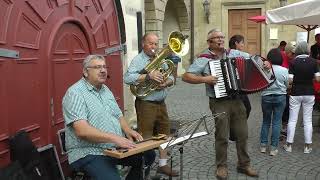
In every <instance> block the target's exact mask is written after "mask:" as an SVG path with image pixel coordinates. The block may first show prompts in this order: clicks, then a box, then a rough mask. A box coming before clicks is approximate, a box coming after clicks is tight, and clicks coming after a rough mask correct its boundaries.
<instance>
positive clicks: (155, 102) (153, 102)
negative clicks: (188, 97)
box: [136, 98, 164, 104]
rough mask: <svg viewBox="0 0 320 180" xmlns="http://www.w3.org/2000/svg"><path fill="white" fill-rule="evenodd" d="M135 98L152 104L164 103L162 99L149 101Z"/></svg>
mask: <svg viewBox="0 0 320 180" xmlns="http://www.w3.org/2000/svg"><path fill="white" fill-rule="evenodd" d="M136 100H137V101H144V102H149V103H152V104H163V103H164V100H162V101H150V100H142V99H139V98H137V99H136Z"/></svg>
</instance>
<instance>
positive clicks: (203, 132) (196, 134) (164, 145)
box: [160, 131, 208, 149]
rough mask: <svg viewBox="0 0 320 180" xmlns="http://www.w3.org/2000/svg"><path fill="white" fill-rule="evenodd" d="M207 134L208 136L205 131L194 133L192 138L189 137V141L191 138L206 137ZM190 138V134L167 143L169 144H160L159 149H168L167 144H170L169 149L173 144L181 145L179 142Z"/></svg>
mask: <svg viewBox="0 0 320 180" xmlns="http://www.w3.org/2000/svg"><path fill="white" fill-rule="evenodd" d="M207 134H208V133H207V132H205V131H202V132H198V133H194V134H193V136H192V137H191V139H192V138H196V137H200V136H204V135H207ZM190 136H191V134H189V135H186V136H182V137H179V138H177V139H175V140H173V141H169V142H166V143H163V144H161V145H160V147H161V148H162V149H165V148H167V147H168V143H170V144H169V147H170V146H173V145H175V144H179V143H181V142H183V141H185V140H187V139H189V138H190Z"/></svg>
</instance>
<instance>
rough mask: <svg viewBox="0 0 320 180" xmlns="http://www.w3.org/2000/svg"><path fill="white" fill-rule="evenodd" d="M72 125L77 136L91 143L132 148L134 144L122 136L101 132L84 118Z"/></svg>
mask: <svg viewBox="0 0 320 180" xmlns="http://www.w3.org/2000/svg"><path fill="white" fill-rule="evenodd" d="M71 125H72V127H73V129H74V132H75V134H76V136H77V137H79V138H80V139H83V140H86V141H89V142H93V143H115V144H116V145H117V146H119V147H122V148H134V147H136V146H135V144H134V143H133V142H132V141H130V140H129V139H126V138H124V137H121V136H118V135H116V134H112V133H106V132H102V131H100V130H99V129H97V128H95V127H92V126H91V125H90V124H89V123H88V122H87V121H86V120H78V121H75V122H73V123H72V124H71Z"/></svg>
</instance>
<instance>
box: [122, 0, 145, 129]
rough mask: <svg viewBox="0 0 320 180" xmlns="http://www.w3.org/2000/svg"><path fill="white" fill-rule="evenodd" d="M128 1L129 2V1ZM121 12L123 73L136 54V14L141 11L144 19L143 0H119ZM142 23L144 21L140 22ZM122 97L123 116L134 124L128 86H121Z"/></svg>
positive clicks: (131, 98)
mask: <svg viewBox="0 0 320 180" xmlns="http://www.w3.org/2000/svg"><path fill="white" fill-rule="evenodd" d="M129 2H130V3H129ZM121 5H122V12H123V16H124V22H125V29H126V45H127V54H124V55H123V56H122V61H123V62H122V64H123V74H124V73H125V72H126V71H127V68H128V66H129V65H130V63H131V60H132V59H133V58H134V57H135V56H136V55H137V54H138V30H137V16H136V13H137V12H138V11H141V12H142V19H143V20H144V1H142V0H139V1H136V0H135V1H128V0H121ZM142 24H144V22H143V23H142ZM123 97H124V116H125V118H126V120H128V121H129V124H130V125H131V126H135V125H136V116H135V109H134V99H135V98H134V96H133V95H132V94H131V92H130V89H129V86H128V85H126V84H124V86H123Z"/></svg>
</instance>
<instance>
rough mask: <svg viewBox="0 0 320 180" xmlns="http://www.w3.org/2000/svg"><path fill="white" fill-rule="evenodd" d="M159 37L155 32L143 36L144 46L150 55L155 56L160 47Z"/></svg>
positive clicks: (145, 51) (144, 49)
mask: <svg viewBox="0 0 320 180" xmlns="http://www.w3.org/2000/svg"><path fill="white" fill-rule="evenodd" d="M158 43H159V38H158V36H157V35H156V34H155V33H146V34H145V35H144V36H143V37H142V48H143V51H144V53H146V54H147V55H148V56H149V57H154V56H155V53H156V51H157V49H158Z"/></svg>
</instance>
